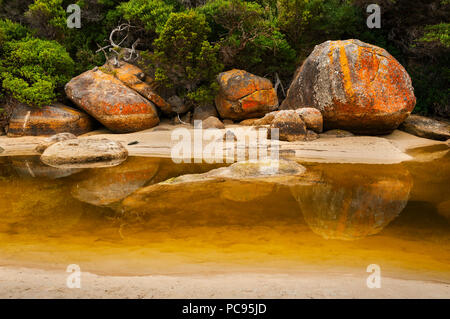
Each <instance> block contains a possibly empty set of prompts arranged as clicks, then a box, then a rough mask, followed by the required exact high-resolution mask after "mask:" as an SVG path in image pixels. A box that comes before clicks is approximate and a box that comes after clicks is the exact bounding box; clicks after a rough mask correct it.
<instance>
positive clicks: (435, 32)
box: [419, 23, 450, 48]
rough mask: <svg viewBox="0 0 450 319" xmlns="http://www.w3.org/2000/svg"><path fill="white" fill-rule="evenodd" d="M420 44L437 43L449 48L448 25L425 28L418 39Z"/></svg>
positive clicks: (449, 34) (449, 32) (449, 25)
mask: <svg viewBox="0 0 450 319" xmlns="http://www.w3.org/2000/svg"><path fill="white" fill-rule="evenodd" d="M419 41H422V42H438V43H439V44H441V45H443V46H444V47H446V48H450V23H440V24H436V25H427V26H425V34H424V35H423V37H421V38H420V39H419Z"/></svg>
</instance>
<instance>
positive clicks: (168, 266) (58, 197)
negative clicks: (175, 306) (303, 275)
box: [0, 154, 450, 283]
mask: <svg viewBox="0 0 450 319" xmlns="http://www.w3.org/2000/svg"><path fill="white" fill-rule="evenodd" d="M302 164H303V165H304V166H305V167H306V168H307V172H308V181H307V182H305V183H299V184H295V185H289V184H286V185H270V184H268V185H261V184H257V183H255V184H253V183H251V182H246V183H242V184H239V185H235V186H233V187H224V188H223V189H220V188H219V189H212V188H209V187H208V185H207V184H206V185H205V187H204V188H203V189H198V190H195V191H193V190H192V189H190V188H189V185H186V186H185V187H183V186H182V187H180V188H179V190H178V191H176V192H171V193H164V192H161V193H158V196H150V197H149V198H148V200H147V201H145V202H144V203H142V204H139V205H138V206H139V207H138V208H135V207H136V205H134V206H133V205H130V203H133V201H134V196H133V193H134V192H135V191H137V190H139V189H143V188H144V187H146V186H149V185H153V184H156V183H159V182H162V181H164V180H167V179H169V178H172V177H176V176H180V175H183V174H197V173H203V172H207V171H209V170H211V169H214V168H217V167H219V165H211V164H174V163H173V162H172V161H171V160H170V159H161V158H143V157H139V158H138V157H131V158H129V159H128V160H127V161H126V162H124V163H123V164H122V165H120V166H117V167H112V168H93V169H83V170H76V169H65V170H64V169H63V170H61V169H55V168H51V167H48V166H45V165H43V164H42V163H40V161H39V158H38V157H14V158H8V157H0V266H21V267H37V268H43V269H65V267H67V265H69V264H78V265H79V266H80V267H81V269H82V271H89V272H93V273H97V274H110V275H151V274H197V273H202V274H205V273H226V272H247V271H248V272H270V273H295V272H308V271H328V272H353V273H365V272H366V268H367V266H368V265H370V264H377V265H379V266H380V268H381V270H382V272H383V274H385V275H388V276H393V277H397V278H406V279H408V278H411V279H424V280H433V281H440V282H446V283H450V156H449V155H448V154H447V155H445V156H444V157H442V158H440V159H437V160H432V161H423V162H420V161H415V162H405V163H402V164H396V165H360V164H318V163H302ZM130 207H131V208H130Z"/></svg>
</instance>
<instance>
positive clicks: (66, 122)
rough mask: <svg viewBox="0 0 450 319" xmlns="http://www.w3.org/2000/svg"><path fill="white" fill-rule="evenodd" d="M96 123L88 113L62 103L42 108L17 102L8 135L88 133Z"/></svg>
mask: <svg viewBox="0 0 450 319" xmlns="http://www.w3.org/2000/svg"><path fill="white" fill-rule="evenodd" d="M93 126H94V123H93V121H92V119H91V117H89V115H87V114H86V113H84V112H82V111H79V110H75V109H73V108H71V107H69V106H65V105H62V104H54V105H47V106H43V107H41V108H36V107H29V106H26V105H23V104H17V105H15V107H14V111H13V113H12V115H11V118H10V121H9V129H8V136H10V137H15V136H27V135H32V136H47V135H54V134H57V133H63V132H70V133H72V134H75V135H80V134H84V133H87V132H89V131H91V130H92V129H93Z"/></svg>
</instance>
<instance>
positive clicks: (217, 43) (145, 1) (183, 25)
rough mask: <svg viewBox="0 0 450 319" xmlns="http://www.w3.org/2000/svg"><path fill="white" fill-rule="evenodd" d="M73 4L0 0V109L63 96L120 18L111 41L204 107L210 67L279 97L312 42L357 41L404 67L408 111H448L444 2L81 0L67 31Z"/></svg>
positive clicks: (212, 80) (98, 59)
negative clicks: (241, 73) (377, 10)
mask: <svg viewBox="0 0 450 319" xmlns="http://www.w3.org/2000/svg"><path fill="white" fill-rule="evenodd" d="M73 2H74V0H34V1H33V0H0V99H1V102H0V107H2V108H4V107H7V106H8V105H10V104H11V103H9V101H11V100H12V99H13V100H14V101H18V102H21V103H24V104H27V105H29V106H33V107H41V106H43V105H45V104H50V103H53V102H56V101H60V102H64V100H65V97H64V94H62V93H63V90H62V89H63V87H64V85H65V83H67V82H68V81H69V80H70V79H71V78H72V77H73V76H76V75H78V74H81V73H82V72H84V71H86V70H89V69H92V68H93V67H95V66H101V65H103V64H104V63H105V59H106V57H105V55H107V54H105V53H106V51H105V50H99V48H103V47H104V46H105V45H106V44H107V43H108V41H107V40H108V39H109V38H110V35H111V32H112V30H114V29H115V28H117V26H119V25H121V24H126V25H128V26H129V27H127V28H124V29H122V30H121V31H120V32H117V33H116V36H117V37H118V38H120V40H116V41H119V42H120V46H121V47H125V48H132V47H133V48H135V49H136V50H138V51H139V52H140V53H141V57H143V61H145V63H144V64H145V65H144V66H141V67H142V68H143V69H144V70H145V71H146V72H150V73H151V74H152V75H153V76H154V79H155V81H156V82H157V83H158V84H159V85H160V86H161V87H163V88H165V89H167V90H169V91H170V92H171V93H172V94H176V95H177V96H179V97H181V98H182V99H183V100H184V103H185V104H188V105H190V106H191V108H195V107H197V106H201V105H208V104H211V103H212V102H213V100H214V96H215V95H216V94H217V91H218V86H217V83H216V76H217V74H219V73H220V72H222V71H226V70H229V69H233V68H236V69H243V70H246V71H248V72H251V73H253V74H256V75H258V76H263V77H267V78H269V79H271V80H272V81H273V82H274V83H275V82H277V83H278V84H280V85H277V86H276V89H277V91H278V92H277V93H278V94H279V96H280V98H284V95H285V92H283V91H285V88H287V87H289V84H290V82H291V80H292V78H293V76H294V72H295V70H296V68H297V67H298V66H299V65H301V63H302V62H303V61H304V60H305V59H306V57H307V56H308V55H309V54H310V53H311V51H312V50H313V48H314V46H316V45H318V44H320V43H322V42H324V41H326V40H338V39H349V38H355V39H359V40H361V41H364V42H367V43H371V44H374V45H377V46H380V47H382V48H385V49H386V50H387V51H388V52H389V53H391V54H392V55H393V56H394V57H395V58H396V59H397V60H398V61H399V62H400V63H401V64H402V65H403V66H405V68H406V70H407V71H408V73H409V74H410V76H411V78H412V82H413V86H414V89H415V95H416V97H417V104H416V107H415V109H414V112H416V113H422V114H428V115H439V116H442V117H447V118H448V117H449V114H450V110H449V105H450V101H449V90H450V89H449V88H450V85H449V80H450V68H449V65H450V63H449V56H450V54H449V50H450V40H449V39H450V35H449V34H450V33H449V30H450V28H449V25H450V24H449V17H450V12H449V11H450V4H449V1H448V0H431V1H430V0H426V1H425V0H421V1H414V2H413V3H412V2H410V1H406V0H396V1H394V0H378V1H377V0H370V1H368V0H254V1H246V0H128V1H120V0H79V1H75V3H76V4H77V5H79V6H80V8H81V28H80V29H77V28H72V29H71V28H68V26H67V21H66V20H67V17H68V15H69V13H67V12H66V8H67V6H68V5H70V4H71V3H73ZM369 3H377V4H379V5H380V7H381V10H382V12H381V19H382V20H381V21H382V27H381V28H380V29H369V28H368V27H367V25H366V19H367V17H368V15H369V13H367V12H366V8H367V5H368V4H369ZM114 49H117V48H114ZM107 53H108V54H114V52H113V53H111V52H107ZM141 62H142V61H141ZM0 112H1V110H0ZM0 122H1V119H0ZM3 124H4V123H3ZM0 125H1V123H0Z"/></svg>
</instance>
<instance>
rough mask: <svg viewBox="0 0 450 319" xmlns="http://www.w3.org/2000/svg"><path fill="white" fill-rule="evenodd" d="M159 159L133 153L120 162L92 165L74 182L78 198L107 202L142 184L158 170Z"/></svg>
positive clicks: (128, 193)
mask: <svg viewBox="0 0 450 319" xmlns="http://www.w3.org/2000/svg"><path fill="white" fill-rule="evenodd" d="M158 168H159V159H151V158H142V157H132V158H129V159H128V160H127V161H126V162H124V163H123V164H122V165H120V166H116V167H111V168H99V169H91V170H89V172H87V173H86V176H87V178H83V179H82V180H81V181H79V182H78V183H76V184H74V185H73V186H72V190H71V194H72V196H73V197H75V198H76V199H78V200H80V201H82V202H85V203H89V204H91V205H95V206H108V205H111V204H113V203H115V202H118V201H120V200H122V199H123V198H125V197H127V196H128V195H130V194H131V193H133V192H134V191H135V190H137V189H139V188H141V187H143V186H144V185H145V184H146V183H147V182H149V181H150V180H151V179H152V178H153V177H155V175H156V174H157V172H158Z"/></svg>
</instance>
